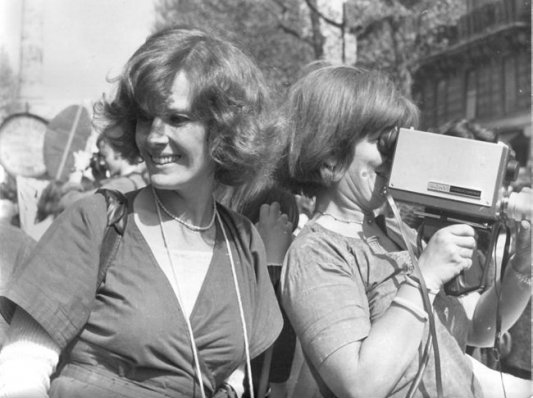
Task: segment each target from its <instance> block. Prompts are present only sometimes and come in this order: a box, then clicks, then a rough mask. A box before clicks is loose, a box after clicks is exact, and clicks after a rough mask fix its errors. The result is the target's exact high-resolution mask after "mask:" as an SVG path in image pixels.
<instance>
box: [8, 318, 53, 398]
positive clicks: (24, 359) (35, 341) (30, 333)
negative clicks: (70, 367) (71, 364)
mask: <svg viewBox="0 0 533 398" xmlns="http://www.w3.org/2000/svg"><path fill="white" fill-rule="evenodd" d="M59 352H60V350H59V347H58V346H57V344H56V343H55V342H54V341H53V340H52V338H51V337H50V336H49V335H48V334H47V333H46V331H45V330H44V329H43V328H42V327H41V326H40V325H39V324H38V323H37V322H35V321H34V320H33V319H32V318H31V317H30V316H29V315H28V314H26V313H25V312H24V311H22V310H20V309H18V310H17V311H16V313H15V315H14V317H13V321H12V323H11V326H10V330H9V335H8V339H7V341H6V344H5V345H4V347H3V348H2V350H1V351H0V397H3V398H17V397H26V398H29V397H31V398H37V397H48V388H49V387H50V376H51V375H52V373H53V372H54V370H55V368H56V365H57V363H58V360H59Z"/></svg>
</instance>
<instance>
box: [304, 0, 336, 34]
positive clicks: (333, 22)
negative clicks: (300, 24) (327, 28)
mask: <svg viewBox="0 0 533 398" xmlns="http://www.w3.org/2000/svg"><path fill="white" fill-rule="evenodd" d="M305 4H307V6H308V7H309V8H310V9H311V11H312V12H314V13H315V14H317V15H318V16H319V17H320V18H322V19H323V20H324V21H326V22H327V23H328V24H330V25H333V26H335V27H336V28H340V29H342V28H343V26H344V24H343V23H342V22H337V21H334V20H333V19H331V18H328V17H327V16H325V15H324V14H323V13H321V12H320V10H319V9H318V7H315V6H314V4H312V3H311V1H310V0H305Z"/></svg>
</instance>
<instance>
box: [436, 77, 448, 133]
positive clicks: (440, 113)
mask: <svg viewBox="0 0 533 398" xmlns="http://www.w3.org/2000/svg"><path fill="white" fill-rule="evenodd" d="M447 89H448V84H447V82H446V80H445V79H442V80H439V82H438V83H437V124H438V125H440V124H443V123H446V122H447V121H448V114H447V108H448V107H447V106H446V105H447V99H446V97H447V95H446V94H447V92H446V91H447Z"/></svg>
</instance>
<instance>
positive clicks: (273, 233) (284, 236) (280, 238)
mask: <svg viewBox="0 0 533 398" xmlns="http://www.w3.org/2000/svg"><path fill="white" fill-rule="evenodd" d="M256 227H257V230H258V231H259V234H260V235H261V238H262V239H263V243H264V244H265V249H266V258H267V263H268V264H281V263H283V259H284V257H285V253H286V252H287V249H288V248H289V245H290V244H291V242H292V227H293V225H292V223H291V222H290V221H289V219H288V217H287V215H286V214H282V213H281V210H280V206H279V203H278V202H273V203H272V204H270V205H269V204H266V203H265V204H263V205H261V209H260V210H259V221H258V222H257V223H256Z"/></svg>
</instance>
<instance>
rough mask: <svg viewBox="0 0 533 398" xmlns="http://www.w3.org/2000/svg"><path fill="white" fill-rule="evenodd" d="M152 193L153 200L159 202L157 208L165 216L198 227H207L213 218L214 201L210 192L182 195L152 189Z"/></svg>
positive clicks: (178, 192)
mask: <svg viewBox="0 0 533 398" xmlns="http://www.w3.org/2000/svg"><path fill="white" fill-rule="evenodd" d="M154 193H155V197H154V200H155V201H156V202H157V201H159V206H160V207H161V208H162V209H163V211H164V212H165V213H167V216H170V217H172V218H179V219H180V220H182V221H184V222H185V223H188V224H190V225H193V226H198V227H203V226H206V225H208V224H209V223H210V222H211V221H212V219H213V217H214V211H215V199H214V197H213V194H212V192H208V191H206V192H201V193H200V192H195V194H190V193H185V194H184V193H182V192H180V191H176V190H165V189H154ZM155 204H156V205H157V203H155Z"/></svg>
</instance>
